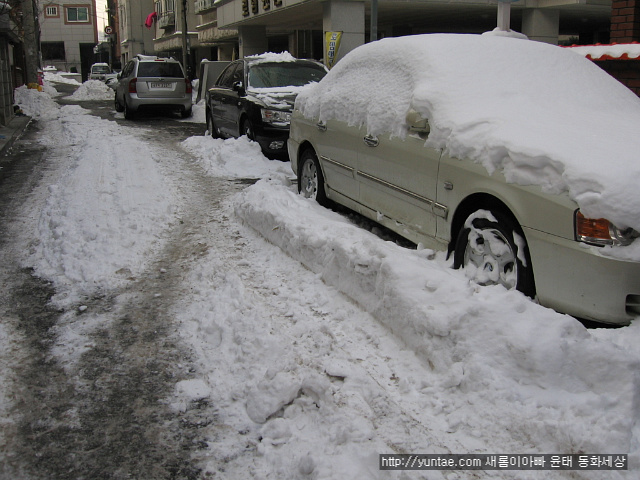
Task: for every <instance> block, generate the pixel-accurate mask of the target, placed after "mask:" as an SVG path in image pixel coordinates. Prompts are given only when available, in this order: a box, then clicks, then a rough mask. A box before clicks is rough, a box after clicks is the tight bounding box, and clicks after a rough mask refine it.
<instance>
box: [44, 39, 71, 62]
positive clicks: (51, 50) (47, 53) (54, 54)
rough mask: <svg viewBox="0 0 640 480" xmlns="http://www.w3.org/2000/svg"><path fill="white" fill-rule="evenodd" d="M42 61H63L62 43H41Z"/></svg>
mask: <svg viewBox="0 0 640 480" xmlns="http://www.w3.org/2000/svg"><path fill="white" fill-rule="evenodd" d="M40 49H41V50H42V60H64V59H65V54H64V42H42V44H41V45H40Z"/></svg>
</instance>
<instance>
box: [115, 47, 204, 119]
mask: <svg viewBox="0 0 640 480" xmlns="http://www.w3.org/2000/svg"><path fill="white" fill-rule="evenodd" d="M117 78H118V82H117V84H116V85H115V108H116V111H118V112H124V116H125V118H127V119H133V118H134V117H135V115H136V113H137V112H139V111H142V110H151V109H172V110H176V111H179V112H180V114H181V115H182V117H183V118H187V117H190V116H191V114H192V106H193V104H192V92H193V89H192V87H191V82H190V81H189V79H188V78H186V76H185V74H184V70H183V69H182V65H181V64H180V62H178V61H177V60H174V59H173V58H160V57H154V56H148V55H137V56H136V57H135V58H133V59H131V60H130V61H129V62H127V64H126V65H125V67H124V68H123V69H122V72H121V73H119V74H118V76H117Z"/></svg>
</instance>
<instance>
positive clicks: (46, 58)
mask: <svg viewBox="0 0 640 480" xmlns="http://www.w3.org/2000/svg"><path fill="white" fill-rule="evenodd" d="M38 21H39V23H40V48H41V52H42V62H43V64H44V65H53V66H55V67H56V68H57V69H58V70H62V71H65V72H73V73H80V74H81V75H82V79H83V80H86V79H87V77H88V75H89V69H90V68H91V65H92V64H93V63H94V51H93V49H94V47H95V46H96V44H97V43H98V27H97V21H96V2H95V0H63V1H61V2H42V3H40V4H39V10H38Z"/></svg>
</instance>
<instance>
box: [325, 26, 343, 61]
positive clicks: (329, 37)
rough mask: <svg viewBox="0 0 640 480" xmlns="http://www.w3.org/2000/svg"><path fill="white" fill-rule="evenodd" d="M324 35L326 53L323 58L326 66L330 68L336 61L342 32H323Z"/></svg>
mask: <svg viewBox="0 0 640 480" xmlns="http://www.w3.org/2000/svg"><path fill="white" fill-rule="evenodd" d="M324 35H325V41H326V43H327V53H326V55H325V58H324V64H325V65H326V66H327V68H331V67H333V65H334V64H335V63H336V58H337V57H338V49H339V48H340V40H341V39H342V32H325V34H324Z"/></svg>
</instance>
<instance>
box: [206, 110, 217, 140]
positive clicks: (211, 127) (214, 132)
mask: <svg viewBox="0 0 640 480" xmlns="http://www.w3.org/2000/svg"><path fill="white" fill-rule="evenodd" d="M207 130H209V135H211V138H218V136H219V135H218V131H217V130H216V125H215V124H214V123H213V116H212V115H211V112H209V111H207Z"/></svg>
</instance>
